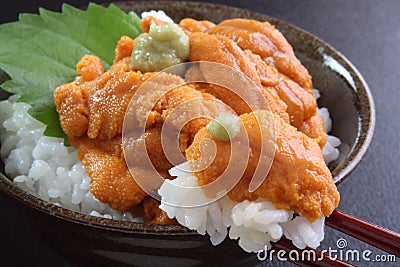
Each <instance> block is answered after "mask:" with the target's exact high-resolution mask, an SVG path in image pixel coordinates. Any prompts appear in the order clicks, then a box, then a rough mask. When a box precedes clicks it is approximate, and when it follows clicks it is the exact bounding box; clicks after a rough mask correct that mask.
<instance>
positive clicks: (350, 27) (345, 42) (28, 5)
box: [0, 0, 400, 266]
mask: <svg viewBox="0 0 400 267" xmlns="http://www.w3.org/2000/svg"><path fill="white" fill-rule="evenodd" d="M62 2H67V3H70V4H72V5H75V6H78V7H79V6H84V5H86V4H87V3H88V2H89V1H80V0H75V1H55V0H52V1H14V2H9V3H10V4H9V5H8V6H7V5H4V4H3V5H2V8H1V10H0V19H1V23H5V22H9V21H14V20H17V17H18V13H20V12H30V13H36V12H37V11H38V7H39V6H42V7H45V8H47V9H51V10H55V11H59V10H60V6H61V3H62ZM94 2H97V3H104V2H111V1H94ZM209 2H215V3H220V4H227V5H233V6H237V7H242V8H247V9H250V10H254V11H258V12H261V13H264V14H267V15H270V16H272V17H276V18H279V19H282V20H285V21H287V22H290V23H292V24H295V25H297V26H299V27H301V28H303V29H305V30H307V31H309V32H311V33H312V34H314V35H316V36H318V37H320V38H321V39H323V40H325V41H327V42H328V43H329V44H331V45H332V46H333V47H335V48H336V49H338V50H339V51H340V52H342V53H343V54H344V55H345V56H346V57H347V58H348V59H350V61H352V63H353V64H354V65H355V66H356V68H358V69H359V71H360V72H361V73H362V75H363V76H364V78H365V79H366V81H367V83H368V84H369V86H370V88H371V91H372V94H373V97H374V99H375V104H376V111H377V114H376V115H377V119H376V130H375V135H374V138H373V141H372V144H371V146H370V148H369V150H368V152H367V154H366V155H365V157H364V159H363V160H362V162H361V163H360V165H359V166H358V167H357V168H356V170H355V171H354V172H353V173H352V174H351V175H350V176H349V177H348V179H347V180H346V181H345V182H343V183H342V184H340V185H339V191H340V193H341V198H342V199H341V202H340V205H339V209H340V210H342V211H344V212H347V213H349V214H352V215H355V216H357V217H360V218H362V219H365V220H368V221H370V222H373V223H376V224H379V225H381V226H383V227H386V228H389V229H392V230H394V231H397V232H400V224H399V222H400V208H399V207H400V206H399V203H400V194H399V189H400V186H399V173H400V162H399V160H400V159H399V155H400V153H399V150H400V142H399V140H398V139H397V138H398V136H399V133H400V119H399V118H400V105H399V104H400V101H399V99H400V97H399V93H400V87H399V77H400V1H397V0H383V1H375V0H364V1H361V0H359V1H357V0H350V1H349V0H335V1H328V0H324V1H321V0H282V1H275V0H267V1H265V0H264V1H263V0H258V1H250V0H244V1H209ZM11 5H14V6H11ZM0 41H1V40H0ZM0 203H1V209H2V211H1V213H0V238H1V240H2V242H0V255H1V257H0V258H1V259H0V262H2V263H7V265H2V264H0V265H2V266H32V265H33V266H39V265H40V266H74V265H73V264H72V263H70V262H68V261H66V260H65V259H64V258H62V257H61V256H59V255H58V254H57V253H56V252H54V251H53V250H52V249H51V248H50V247H48V246H47V245H46V244H45V243H44V242H43V241H42V240H41V237H40V236H38V234H37V233H35V232H34V231H33V229H31V228H30V226H29V225H28V224H27V223H26V222H24V221H23V218H22V217H21V216H20V214H18V213H17V212H16V211H15V209H14V203H13V201H12V200H10V199H9V198H8V197H7V196H6V195H5V194H4V193H2V192H1V193H0ZM339 238H345V239H346V240H347V242H348V248H349V249H357V250H359V251H361V252H362V251H363V250H366V249H370V250H372V251H373V254H372V255H378V254H387V253H384V252H382V251H380V250H377V249H374V248H372V247H371V246H369V245H366V244H364V243H361V242H360V241H358V240H356V239H353V238H351V237H349V236H346V235H345V234H342V233H340V232H337V231H334V230H331V229H329V228H327V229H326V237H325V240H324V242H323V244H322V246H321V247H320V249H328V248H329V247H331V248H333V249H335V248H337V247H336V242H337V240H338V239H339ZM77 249H78V248H77ZM399 249H400V248H399ZM21 255H23V256H21ZM399 262H400V259H399V258H397V263H390V264H389V263H387V262H386V263H379V264H378V263H377V262H366V261H360V262H354V264H356V265H359V266H376V265H380V266H399V265H400V263H399ZM249 264H250V263H249ZM251 264H253V265H257V266H270V265H274V266H276V265H280V266H281V265H282V266H287V265H289V266H290V265H291V264H290V263H283V262H279V261H278V260H277V259H275V260H274V262H273V263H266V262H263V263H260V262H258V261H257V260H256V259H255V260H254V262H253V263H251Z"/></svg>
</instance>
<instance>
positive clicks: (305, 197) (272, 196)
mask: <svg viewBox="0 0 400 267" xmlns="http://www.w3.org/2000/svg"><path fill="white" fill-rule="evenodd" d="M240 120H241V121H242V123H243V124H244V126H245V128H246V130H247V133H248V134H249V142H250V147H251V152H250V158H249V162H248V165H247V168H246V170H245V172H244V174H243V176H242V177H241V180H240V181H239V183H238V184H237V185H236V186H235V187H234V188H233V190H232V191H230V192H229V196H230V198H231V199H232V200H234V201H236V202H242V201H244V200H246V199H247V200H251V201H254V200H256V199H258V198H263V199H266V200H268V201H271V202H272V203H273V204H274V205H275V207H276V208H278V209H285V210H294V211H296V212H298V213H300V214H301V215H303V216H305V217H306V218H307V219H308V220H310V221H311V222H312V221H314V220H316V219H318V218H319V217H320V216H321V215H325V216H328V215H330V214H331V213H332V211H333V210H334V209H335V208H336V207H337V205H338V203H339V198H340V196H339V192H338V191H337V189H336V186H335V184H334V183H333V180H332V176H331V173H330V171H329V169H328V168H327V167H326V165H325V162H324V158H323V156H322V153H321V149H320V148H319V146H318V144H317V143H316V142H315V141H314V140H312V139H311V138H309V137H307V136H306V135H304V134H303V133H301V132H299V131H297V130H296V128H294V127H293V126H291V125H289V124H287V123H286V122H285V121H283V120H282V119H281V118H280V117H278V116H276V115H275V116H274V125H275V143H276V146H275V147H276V148H275V157H274V161H273V164H272V167H271V170H270V171H269V173H268V175H267V177H266V179H265V180H264V182H263V183H262V185H261V186H260V187H259V188H258V189H257V190H256V191H254V192H252V193H251V192H249V191H248V187H249V183H250V181H251V179H252V177H253V174H254V171H255V168H256V166H257V162H258V160H259V157H260V144H261V139H260V137H261V135H260V134H257V133H258V132H259V130H257V129H259V128H258V123H257V120H256V117H255V116H254V114H253V113H250V114H243V115H241V116H240ZM208 138H210V139H212V140H213V141H214V142H215V144H216V156H215V159H214V161H213V162H212V163H211V165H209V166H208V167H207V168H206V169H204V167H205V166H201V164H202V163H203V161H201V160H199V159H200V158H201V149H200V148H201V143H202V142H203V140H205V139H208ZM186 157H187V159H188V160H189V162H196V164H199V166H197V165H196V166H194V167H195V168H196V169H203V171H200V172H196V173H195V176H196V177H197V178H198V182H199V184H200V185H205V184H208V183H210V182H212V181H214V180H215V179H217V178H218V177H219V176H220V175H221V174H222V173H223V172H224V170H225V169H226V167H227V166H228V163H229V161H230V160H231V148H230V142H222V141H219V140H217V139H216V138H215V137H213V136H212V135H211V133H210V132H209V131H208V130H207V129H206V128H203V129H201V130H200V131H199V132H198V133H197V134H196V136H195V139H194V141H193V143H192V145H191V146H190V147H189V148H188V149H187V150H186Z"/></svg>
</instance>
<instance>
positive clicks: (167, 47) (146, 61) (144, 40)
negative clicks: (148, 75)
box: [131, 23, 189, 72]
mask: <svg viewBox="0 0 400 267" xmlns="http://www.w3.org/2000/svg"><path fill="white" fill-rule="evenodd" d="M188 58H189V37H188V36H187V35H186V34H185V32H184V31H183V30H182V29H181V28H180V27H179V26H178V25H177V24H175V23H168V24H164V25H160V26H157V25H155V24H152V25H150V30H149V33H148V34H144V35H142V36H139V37H138V38H137V39H136V43H135V48H134V50H133V52H132V56H131V61H132V64H133V65H134V66H135V68H136V69H138V70H140V71H141V72H152V71H161V70H163V69H165V68H168V67H170V66H173V65H176V64H179V63H183V62H185V61H187V59H188Z"/></svg>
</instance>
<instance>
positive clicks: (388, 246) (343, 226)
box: [325, 210, 400, 257]
mask: <svg viewBox="0 0 400 267" xmlns="http://www.w3.org/2000/svg"><path fill="white" fill-rule="evenodd" d="M325 224H326V225H327V226H329V227H331V228H333V229H336V230H338V231H340V232H342V233H345V234H348V235H350V236H352V237H355V238H357V239H359V240H361V241H363V242H365V243H368V244H370V245H372V246H374V247H377V248H379V249H381V250H384V251H386V252H389V253H390V254H392V255H395V256H397V257H400V234H398V233H396V232H393V231H390V230H387V229H385V228H383V227H380V226H378V225H375V224H372V223H370V222H367V221H364V220H361V219H359V218H356V217H353V216H351V215H348V214H346V213H344V212H341V211H337V210H335V211H334V212H333V213H332V214H331V215H330V216H329V217H328V218H326V220H325Z"/></svg>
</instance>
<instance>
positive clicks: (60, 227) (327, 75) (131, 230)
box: [0, 1, 375, 266]
mask: <svg viewBox="0 0 400 267" xmlns="http://www.w3.org/2000/svg"><path fill="white" fill-rule="evenodd" d="M115 4H116V5H117V6H119V7H120V8H122V9H123V10H125V11H130V10H133V11H136V12H138V13H140V12H142V11H146V10H151V9H155V10H160V9H161V10H164V11H165V12H166V13H167V14H168V15H169V16H171V17H172V18H173V19H174V20H175V21H179V20H180V19H181V18H184V17H192V18H195V19H207V20H211V21H213V22H219V21H221V20H224V19H228V18H235V17H244V18H251V19H256V20H261V21H269V22H271V23H272V24H274V25H275V26H276V27H277V28H278V29H279V30H280V31H281V32H282V33H283V34H284V36H285V37H286V38H287V40H288V41H289V43H291V44H292V46H293V47H294V50H295V52H296V55H297V56H298V58H299V59H300V60H301V61H302V62H303V64H304V65H305V66H306V67H307V68H308V70H309V72H310V73H311V75H312V76H313V82H314V87H315V88H318V89H319V90H320V92H321V94H322V97H321V98H320V100H319V105H320V106H325V107H327V108H328V109H329V111H330V114H331V117H332V120H333V130H332V132H331V133H332V134H333V135H335V136H338V137H339V138H340V139H341V141H342V145H341V147H340V158H339V159H338V160H337V161H335V162H334V163H333V164H331V165H330V166H329V167H330V169H331V170H332V174H333V177H334V180H335V182H336V183H340V182H342V181H343V180H344V179H345V177H346V176H347V175H349V174H350V172H351V171H352V170H353V169H354V168H355V167H356V165H357V164H358V163H359V161H360V160H361V158H362V156H363V155H364V153H365V151H366V149H367V147H368V145H369V143H370V141H371V138H372V135H373V130H374V125H375V112H374V103H373V100H372V98H371V94H370V91H369V89H368V86H367V84H366V83H365V81H364V79H363V78H362V77H361V75H360V73H359V72H358V71H357V70H356V69H355V67H354V66H353V65H352V64H351V63H350V62H349V61H348V60H347V59H346V58H345V57H344V56H343V55H341V54H340V53H339V52H338V51H336V50H335V49H334V48H332V47H331V46H330V45H328V44H326V43H325V42H323V41H322V40H320V39H318V38H317V37H315V36H313V35H311V34H309V33H307V32H305V31H303V30H301V29H299V28H297V27H295V26H293V25H290V24H288V23H286V22H283V21H280V20H277V19H274V18H271V17H268V16H266V15H263V14H260V13H256V12H251V11H249V10H244V9H239V8H234V7H227V6H221V5H215V4H208V3H195V2H178V1H177V2H173V1H172V2H165V1H154V2H153V1H143V2H116V3H115ZM3 93H4V92H3ZM0 96H1V94H0ZM2 98H3V99H4V98H5V95H3V96H2ZM0 164H1V174H0V175H1V177H0V188H1V189H2V190H3V191H5V192H6V193H7V194H8V195H9V196H10V197H12V198H14V199H15V201H16V202H17V203H18V206H19V207H20V209H21V212H23V213H24V214H25V215H26V218H27V220H29V221H31V223H32V224H33V225H34V226H35V228H36V229H37V230H38V231H39V232H40V233H41V235H42V236H43V238H44V239H45V240H46V241H48V242H49V243H50V245H51V246H52V247H54V248H55V249H56V250H57V251H58V252H60V253H61V254H63V255H64V256H66V257H67V258H69V259H70V260H72V261H73V262H76V263H77V264H80V265H90V266H111V265H115V264H118V266H132V265H135V266H142V265H149V264H151V265H152V266H159V265H163V266H164V265H167V266H188V265H191V266H192V265H208V264H210V263H212V264H213V265H215V264H225V265H231V264H232V263H237V262H242V263H243V262H246V259H249V258H250V257H254V255H251V254H247V253H245V252H243V251H242V250H241V249H240V248H239V247H238V245H237V241H232V240H225V241H224V242H223V243H222V244H221V245H219V246H217V247H213V246H212V245H211V242H210V241H209V238H208V237H207V236H201V235H198V234H197V233H194V232H191V231H189V230H187V229H185V228H183V227H181V226H176V225H155V224H143V223H129V222H123V221H116V220H109V219H103V218H98V217H92V216H89V215H83V214H80V213H77V212H73V211H70V210H67V209H65V208H62V207H58V206H56V205H53V204H50V203H47V202H45V201H42V200H40V199H38V198H36V197H33V196H31V195H29V194H27V193H25V192H24V191H22V190H20V189H19V188H17V187H16V186H15V185H14V184H13V183H12V182H11V180H10V179H9V178H7V177H6V176H5V175H4V165H3V164H2V163H0Z"/></svg>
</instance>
